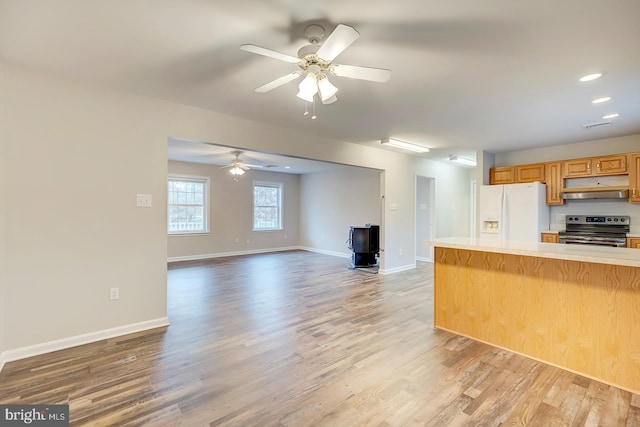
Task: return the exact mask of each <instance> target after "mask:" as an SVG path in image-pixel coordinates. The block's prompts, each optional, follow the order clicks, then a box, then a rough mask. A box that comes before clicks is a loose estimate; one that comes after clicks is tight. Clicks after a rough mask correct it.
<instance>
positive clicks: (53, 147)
mask: <svg viewBox="0 0 640 427" xmlns="http://www.w3.org/2000/svg"><path fill="white" fill-rule="evenodd" d="M5 77H6V79H5V82H4V84H3V87H4V90H5V95H6V98H3V99H4V101H3V102H5V103H6V106H7V113H6V120H5V126H4V127H5V130H4V132H3V134H4V135H5V136H6V138H5V139H3V141H2V146H3V150H4V153H3V154H4V155H5V156H4V160H3V162H2V166H3V169H4V171H3V174H4V175H3V180H4V181H5V182H10V183H12V185H11V186H6V188H4V190H3V191H4V196H5V201H6V206H5V207H4V208H3V213H2V216H3V217H4V219H5V230H4V236H2V237H3V240H4V241H5V245H6V247H5V259H4V261H3V262H4V265H3V267H4V268H3V270H4V273H5V277H4V279H5V280H4V281H3V283H5V285H4V298H3V301H5V303H4V306H3V307H2V309H3V310H2V311H3V313H4V315H5V319H6V320H5V328H4V329H5V335H4V346H3V348H4V350H5V353H6V352H7V351H14V350H17V349H20V348H25V347H27V346H32V345H42V344H43V343H47V342H52V341H54V340H63V339H68V338H70V337H74V336H79V335H85V334H92V333H96V332H97V331H105V330H112V329H113V328H116V329H117V328H122V327H124V326H127V325H131V324H136V323H139V322H149V321H153V320H155V319H162V318H164V316H166V261H167V249H168V246H167V235H166V203H167V200H166V179H167V172H168V166H167V139H168V137H170V136H175V137H181V138H185V139H190V140H199V141H210V142H215V143H222V144H225V145H229V146H234V147H240V148H245V149H249V150H251V149H253V150H262V151H268V152H274V153H280V154H288V155H292V156H299V157H305V158H311V159H318V160H324V161H330V162H335V163H342V164H352V165H356V166H365V167H370V168H376V169H381V170H385V173H384V177H385V180H384V183H383V184H384V185H383V187H384V191H385V192H386V196H387V202H388V201H395V202H397V204H398V209H397V210H396V211H394V212H393V214H390V212H389V211H388V208H386V212H385V214H386V218H385V236H384V237H383V238H384V239H386V245H387V248H388V247H389V245H391V246H392V247H395V248H396V249H397V248H398V247H403V248H404V249H405V251H404V258H403V257H401V256H398V255H397V252H394V254H391V255H388V256H386V259H385V263H386V268H387V269H388V270H389V271H394V270H397V269H399V268H403V267H405V266H407V265H410V264H411V263H410V262H408V261H409V260H411V261H412V260H413V259H414V257H415V248H414V239H415V230H414V228H415V224H414V215H415V209H414V203H415V202H414V194H415V190H414V180H415V179H414V177H415V173H416V169H420V174H421V175H425V176H433V177H435V178H436V180H437V181H438V182H440V183H441V184H439V185H440V186H441V187H439V189H437V191H436V203H437V204H438V212H437V216H438V221H439V222H438V224H439V227H438V228H439V230H438V235H439V236H446V235H452V234H454V233H453V231H454V230H455V234H460V233H459V231H460V230H464V228H459V227H458V228H456V227H457V224H458V223H460V224H464V223H465V222H466V221H461V220H460V218H459V216H458V214H459V213H460V212H462V211H466V209H464V208H462V207H461V206H460V203H461V202H460V198H462V197H464V192H465V191H467V188H468V185H467V180H466V179H465V178H464V177H465V174H464V173H463V171H462V170H461V168H457V167H455V166H448V165H444V164H440V163H437V162H432V161H428V160H420V159H417V158H415V157H411V156H407V155H403V154H396V153H394V152H390V151H385V150H380V149H377V148H373V147H366V146H363V145H359V144H350V143H347V142H341V141H335V140H329V139H324V138H321V137H319V136H317V135H315V134H314V133H313V132H305V133H302V132H295V131H291V130H287V129H282V128H277V127H273V126H268V125H264V124H260V123H255V122H249V121H246V120H242V119H238V118H234V117H230V116H226V115H223V114H219V113H215V112H211V111H206V110H202V109H198V108H194V107H188V106H184V105H179V104H175V103H170V102H167V101H162V100H158V99H151V98H147V97H142V96H137V95H131V94H123V93H119V92H114V91H111V90H105V89H100V88H96V87H93V86H85V85H82V84H79V83H75V82H69V81H64V80H59V79H56V78H54V77H51V76H48V75H42V74H39V73H35V72H31V71H25V70H22V69H19V68H15V67H13V66H9V65H7V64H5ZM458 184H460V187H456V185H458ZM137 193H148V194H151V195H152V196H153V207H152V208H150V209H149V208H136V207H135V199H136V194H137ZM453 206H455V208H456V209H452V207H453ZM440 224H442V228H441V227H440ZM110 287H119V288H120V300H118V301H109V300H108V294H109V292H108V291H109V288H110ZM0 345H1V344H0Z"/></svg>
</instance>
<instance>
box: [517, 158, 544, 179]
mask: <svg viewBox="0 0 640 427" xmlns="http://www.w3.org/2000/svg"><path fill="white" fill-rule="evenodd" d="M545 179H546V178H545V175H544V163H535V164H532V165H521V166H516V182H536V181H537V182H544V181H545Z"/></svg>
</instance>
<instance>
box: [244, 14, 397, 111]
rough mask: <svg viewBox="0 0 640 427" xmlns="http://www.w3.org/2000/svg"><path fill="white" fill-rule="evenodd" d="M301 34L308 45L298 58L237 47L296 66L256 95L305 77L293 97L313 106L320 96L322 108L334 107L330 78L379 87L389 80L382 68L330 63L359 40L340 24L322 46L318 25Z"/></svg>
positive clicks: (322, 31) (312, 25) (334, 95)
mask: <svg viewBox="0 0 640 427" xmlns="http://www.w3.org/2000/svg"><path fill="white" fill-rule="evenodd" d="M304 33H305V36H306V37H307V40H308V41H309V44H308V45H306V46H303V47H302V48H300V49H299V50H298V57H297V58H296V57H294V56H290V55H287V54H284V53H281V52H276V51H274V50H271V49H266V48H263V47H260V46H256V45H252V44H243V45H242V46H240V49H242V50H244V51H247V52H250V53H255V54H258V55H263V56H267V57H270V58H273V59H277V60H280V61H285V62H289V63H293V64H297V65H298V67H299V68H300V69H299V70H298V71H294V72H293V73H290V74H287V75H286V76H283V77H279V78H277V79H275V80H273V81H271V82H269V83H266V84H264V85H262V86H260V87H258V88H256V89H255V91H256V92H260V93H264V92H268V91H270V90H273V89H275V88H277V87H280V86H282V85H284V84H286V83H288V82H290V81H292V80H295V79H296V78H298V77H300V76H304V79H303V80H302V82H300V84H299V85H298V89H299V92H298V94H297V95H296V96H297V97H298V98H301V99H303V100H305V101H307V102H314V99H315V96H316V95H318V94H319V98H320V101H322V103H323V104H333V103H334V102H336V101H337V99H338V98H337V97H336V93H337V92H338V88H337V87H336V86H334V85H333V84H332V83H331V82H330V81H329V75H332V76H338V77H346V78H351V79H358V80H367V81H372V82H380V83H384V82H386V81H388V80H389V79H390V78H391V71H390V70H386V69H383V68H370V67H360V66H355V65H340V64H334V63H333V60H334V59H335V58H336V57H337V56H338V55H340V54H341V53H342V52H343V51H344V50H345V49H346V48H348V47H349V46H350V45H351V44H352V43H353V42H354V41H356V39H357V38H358V37H359V36H360V34H359V33H358V31H356V29H355V28H353V27H350V26H348V25H344V24H339V25H338V26H337V27H336V28H335V30H333V32H332V33H331V34H329V36H328V37H327V38H326V40H325V41H324V42H322V38H323V37H324V34H325V31H324V28H323V27H322V26H320V25H317V24H311V25H308V26H307V27H306V28H305V32H304Z"/></svg>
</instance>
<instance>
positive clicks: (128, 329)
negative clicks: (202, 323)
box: [0, 317, 169, 371]
mask: <svg viewBox="0 0 640 427" xmlns="http://www.w3.org/2000/svg"><path fill="white" fill-rule="evenodd" d="M163 326H169V318H167V317H160V318H158V319H153V320H147V321H145V322H139V323H131V324H129V325H124V326H118V327H117V328H111V329H104V330H102V331H96V332H90V333H88V334H83V335H76V336H74V337H68V338H62V339H59V340H55V341H48V342H44V343H41V344H35V345H30V346H27V347H22V348H16V349H14V350H7V351H4V352H2V353H0V371H2V368H3V367H4V364H5V363H6V362H13V361H14V360H20V359H26V358H27V357H32V356H38V355H40V354H45V353H50V352H52V351H58V350H64V349H66V348H71V347H76V346H79V345H83V344H89V343H92V342H96V341H101V340H105V339H108V338H113V337H118V336H121V335H127V334H132V333H135V332H141V331H146V330H148V329H153V328H160V327H163Z"/></svg>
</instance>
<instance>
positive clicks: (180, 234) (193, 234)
mask: <svg viewBox="0 0 640 427" xmlns="http://www.w3.org/2000/svg"><path fill="white" fill-rule="evenodd" d="M210 234H211V232H210V231H203V232H198V233H167V236H169V237H189V236H208V235H210Z"/></svg>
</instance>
